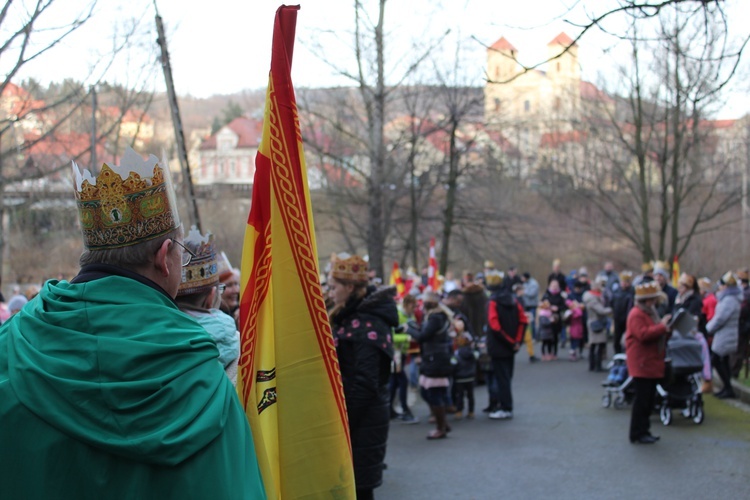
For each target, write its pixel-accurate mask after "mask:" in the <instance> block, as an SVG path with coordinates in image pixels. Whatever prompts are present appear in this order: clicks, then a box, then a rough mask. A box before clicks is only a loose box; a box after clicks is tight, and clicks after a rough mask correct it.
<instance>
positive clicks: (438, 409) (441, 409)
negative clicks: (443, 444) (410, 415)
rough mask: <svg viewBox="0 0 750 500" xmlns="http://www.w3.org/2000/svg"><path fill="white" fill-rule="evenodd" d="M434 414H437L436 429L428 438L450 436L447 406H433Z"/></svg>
mask: <svg viewBox="0 0 750 500" xmlns="http://www.w3.org/2000/svg"><path fill="white" fill-rule="evenodd" d="M431 408H432V414H433V415H435V424H436V427H437V428H436V429H435V430H434V431H431V432H430V433H429V434H427V439H443V438H445V437H447V436H448V432H447V425H446V422H445V406H432V407H431Z"/></svg>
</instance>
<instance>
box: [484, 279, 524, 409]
mask: <svg viewBox="0 0 750 500" xmlns="http://www.w3.org/2000/svg"><path fill="white" fill-rule="evenodd" d="M485 280H486V282H487V289H488V290H489V291H490V293H491V295H490V300H489V305H488V306H487V352H488V353H489V355H490V358H492V368H493V375H494V377H495V384H496V385H495V387H496V390H497V395H496V398H495V400H496V401H497V405H498V407H497V408H495V409H494V411H492V412H490V415H489V416H490V418H492V419H500V420H504V419H509V418H513V393H512V391H511V380H512V379H513V365H514V361H515V356H516V353H517V352H518V350H519V349H520V348H521V342H522V341H523V334H524V332H525V330H526V324H527V323H528V321H527V319H526V314H525V313H524V311H523V305H521V304H520V303H519V302H518V301H517V300H516V298H515V297H514V296H513V294H512V293H511V292H509V291H508V290H506V289H505V288H503V286H502V283H503V275H502V273H499V272H495V273H489V274H488V275H487V276H485Z"/></svg>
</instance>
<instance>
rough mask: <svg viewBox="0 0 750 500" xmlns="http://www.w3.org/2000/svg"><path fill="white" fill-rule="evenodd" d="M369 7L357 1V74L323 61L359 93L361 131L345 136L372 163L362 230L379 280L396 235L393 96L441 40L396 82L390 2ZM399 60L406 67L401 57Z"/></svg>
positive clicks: (367, 174)
mask: <svg viewBox="0 0 750 500" xmlns="http://www.w3.org/2000/svg"><path fill="white" fill-rule="evenodd" d="M366 3H367V2H363V1H362V0H355V1H354V32H353V34H352V36H353V42H354V43H353V47H354V57H355V69H354V70H353V71H352V70H350V69H347V68H345V67H342V66H341V65H340V64H339V62H338V61H331V60H327V59H326V58H325V57H324V56H321V58H322V59H323V60H324V61H325V62H326V63H328V64H329V65H331V66H332V67H333V68H334V70H335V71H336V72H338V73H339V74H340V75H342V76H344V77H345V78H348V79H349V80H351V81H352V82H353V83H354V85H355V86H356V88H357V90H358V94H359V96H358V97H359V101H360V102H359V105H357V106H355V107H354V109H360V110H361V111H362V115H361V116H362V117H364V119H363V120H361V121H359V120H355V122H356V127H357V129H348V130H347V131H344V130H342V132H343V133H344V134H345V135H346V136H347V137H352V138H353V137H355V136H359V139H360V140H359V144H360V145H361V146H362V149H361V150H360V151H361V152H362V153H363V155H364V156H363V157H364V158H366V164H364V165H362V167H361V168H362V169H363V173H364V176H363V177H362V181H363V182H364V184H365V186H364V187H365V189H366V202H367V214H366V219H365V221H362V220H360V221H359V225H361V226H363V227H364V229H365V230H366V233H367V234H366V239H365V242H366V246H367V252H368V255H369V264H370V268H371V269H373V270H374V271H375V272H376V273H377V274H378V275H379V276H383V273H384V266H383V260H384V254H385V248H386V246H387V242H388V238H389V229H390V221H389V220H388V216H389V207H390V206H391V200H392V193H391V194H387V193H388V192H389V191H391V187H392V186H394V185H395V184H394V182H393V180H394V179H393V178H392V176H391V175H390V172H389V169H390V166H389V162H388V152H387V150H386V139H385V134H384V128H385V125H386V123H387V120H388V108H389V106H390V105H391V103H392V98H393V92H394V91H395V90H397V89H398V88H399V87H401V86H402V85H403V83H404V81H405V80H406V79H407V78H408V77H409V75H411V74H412V73H413V72H414V71H415V69H416V68H418V67H419V65H420V64H421V63H422V62H423V61H424V60H425V58H426V57H427V56H428V55H429V54H430V52H431V51H432V50H433V48H434V46H435V45H436V44H437V43H439V41H440V40H441V37H438V39H437V40H436V41H435V42H434V43H433V44H431V45H430V46H428V47H426V48H423V49H417V51H413V53H415V54H416V55H415V56H406V57H405V59H406V60H407V61H411V62H409V63H407V64H405V65H404V66H403V69H402V70H394V71H395V72H397V73H399V76H396V77H391V75H390V73H387V70H388V68H387V66H386V56H387V54H388V53H389V52H388V50H387V48H386V42H387V40H386V39H387V32H386V29H385V20H386V17H385V14H386V0H373V1H372V2H370V4H369V5H365V4H366ZM368 6H369V7H371V8H368ZM321 52H322V51H321ZM396 59H397V60H399V61H400V62H403V61H401V60H400V58H398V57H397V58H396ZM396 66H398V64H397V65H396ZM399 67H401V66H399ZM399 184H400V183H399ZM363 222H364V224H363Z"/></svg>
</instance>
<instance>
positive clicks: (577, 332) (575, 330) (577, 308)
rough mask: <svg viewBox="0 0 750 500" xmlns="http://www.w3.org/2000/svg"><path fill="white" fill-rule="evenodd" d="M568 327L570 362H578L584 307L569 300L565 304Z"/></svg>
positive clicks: (581, 347)
mask: <svg viewBox="0 0 750 500" xmlns="http://www.w3.org/2000/svg"><path fill="white" fill-rule="evenodd" d="M567 305H568V310H567V311H566V314H567V315H568V321H569V322H570V323H569V325H570V326H569V327H568V334H569V336H570V360H571V361H578V359H579V356H580V354H581V351H582V349H583V312H584V307H585V306H584V305H583V304H581V303H580V302H576V301H575V300H569V301H568V302H567Z"/></svg>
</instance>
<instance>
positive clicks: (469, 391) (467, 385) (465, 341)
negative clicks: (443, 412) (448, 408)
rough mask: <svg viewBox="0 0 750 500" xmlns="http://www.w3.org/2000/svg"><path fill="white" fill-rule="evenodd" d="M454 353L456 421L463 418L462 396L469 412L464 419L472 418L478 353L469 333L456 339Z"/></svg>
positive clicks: (462, 334)
mask: <svg viewBox="0 0 750 500" xmlns="http://www.w3.org/2000/svg"><path fill="white" fill-rule="evenodd" d="M456 346H457V348H456V351H455V353H454V359H455V362H456V364H455V370H454V373H453V404H454V405H455V407H456V413H455V416H456V419H460V418H462V417H463V411H464V396H466V401H467V402H468V410H469V412H468V413H467V414H466V418H474V379H475V378H476V373H477V359H478V358H479V351H478V350H477V349H476V346H475V345H474V339H473V338H472V336H471V334H470V333H469V332H463V333H461V334H459V335H458V336H457V338H456Z"/></svg>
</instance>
